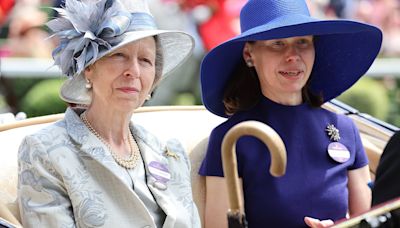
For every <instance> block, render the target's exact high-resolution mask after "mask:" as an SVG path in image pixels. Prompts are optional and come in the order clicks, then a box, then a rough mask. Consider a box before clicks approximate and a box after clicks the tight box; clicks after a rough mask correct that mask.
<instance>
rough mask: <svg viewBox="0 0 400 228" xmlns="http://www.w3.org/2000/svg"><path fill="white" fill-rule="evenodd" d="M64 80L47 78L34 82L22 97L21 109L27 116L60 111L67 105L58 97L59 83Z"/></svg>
mask: <svg viewBox="0 0 400 228" xmlns="http://www.w3.org/2000/svg"><path fill="white" fill-rule="evenodd" d="M63 81H64V80H61V79H48V80H43V81H40V82H39V83H37V84H35V85H34V86H33V87H32V88H31V89H30V90H29V92H28V93H27V94H26V95H25V96H24V97H23V98H22V100H21V103H20V109H21V111H23V112H25V113H26V114H27V116H28V117H34V116H42V115H48V114H55V113H62V112H64V111H65V109H66V107H67V105H66V103H65V102H64V101H62V100H61V98H60V97H59V91H60V87H61V84H62V82H63Z"/></svg>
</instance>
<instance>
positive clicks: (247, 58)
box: [243, 42, 254, 67]
mask: <svg viewBox="0 0 400 228" xmlns="http://www.w3.org/2000/svg"><path fill="white" fill-rule="evenodd" d="M251 50H252V46H251V45H250V44H249V43H248V42H247V43H246V44H245V45H244V48H243V59H244V62H245V63H246V65H247V66H248V67H253V66H254V63H253V59H252V58H251Z"/></svg>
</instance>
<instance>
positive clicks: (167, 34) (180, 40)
mask: <svg viewBox="0 0 400 228" xmlns="http://www.w3.org/2000/svg"><path fill="white" fill-rule="evenodd" d="M151 36H157V38H158V41H159V42H160V46H161V50H162V51H163V53H162V56H163V69H162V77H161V80H162V79H163V78H165V76H166V75H167V74H169V73H171V72H172V71H173V70H174V69H175V68H177V67H178V66H179V65H180V64H182V63H183V62H184V61H185V60H186V59H187V58H188V57H189V56H190V54H191V53H192V51H193V48H194V40H193V38H192V37H191V36H190V35H189V34H187V33H184V32H180V31H171V30H144V31H133V32H127V33H126V34H125V37H124V40H123V41H122V42H121V43H119V44H118V45H115V46H114V47H112V48H110V49H108V50H106V51H103V52H101V53H99V55H98V58H97V60H98V59H100V58H101V57H103V56H105V55H107V54H109V53H111V52H113V51H114V50H116V49H118V48H120V47H122V46H124V45H127V44H129V43H131V42H134V41H137V40H140V39H143V38H146V37H151ZM97 60H96V61H97ZM85 84H86V81H85V78H84V75H83V72H78V73H77V75H74V76H73V77H70V78H68V79H67V80H66V81H65V82H64V83H63V84H62V86H61V89H60V97H61V99H62V100H64V101H65V102H68V103H72V104H80V105H89V104H90V103H91V100H92V98H91V92H90V90H88V89H86V87H85Z"/></svg>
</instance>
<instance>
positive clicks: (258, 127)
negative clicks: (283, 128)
mask: <svg viewBox="0 0 400 228" xmlns="http://www.w3.org/2000/svg"><path fill="white" fill-rule="evenodd" d="M245 135H250V136H255V137H257V138H259V139H260V140H261V141H263V142H264V143H265V144H266V145H267V147H268V149H269V151H270V153H271V166H270V169H269V172H270V173H271V175H273V176H275V177H279V176H282V175H283V174H285V171H286V148H285V144H284V143H283V141H282V139H281V137H280V136H279V135H278V133H276V131H275V130H274V129H272V128H271V127H269V126H268V125H266V124H264V123H261V122H258V121H253V120H251V121H244V122H241V123H239V124H237V125H235V126H234V127H232V128H231V129H230V130H229V131H228V132H227V133H226V135H225V136H224V139H223V141H222V164H223V168H224V176H225V179H226V184H227V187H228V196H229V204H230V210H231V211H232V212H235V211H240V208H241V207H240V206H241V205H240V203H239V202H240V201H239V195H240V191H239V181H238V180H239V177H238V172H237V160H236V141H237V140H238V139H239V138H240V137H242V136H245Z"/></svg>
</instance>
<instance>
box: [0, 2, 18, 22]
mask: <svg viewBox="0 0 400 228" xmlns="http://www.w3.org/2000/svg"><path fill="white" fill-rule="evenodd" d="M14 4H15V0H1V1H0V27H1V26H2V25H3V24H4V22H5V21H6V20H7V16H8V14H9V12H10V11H11V9H12V7H13V6H14Z"/></svg>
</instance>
